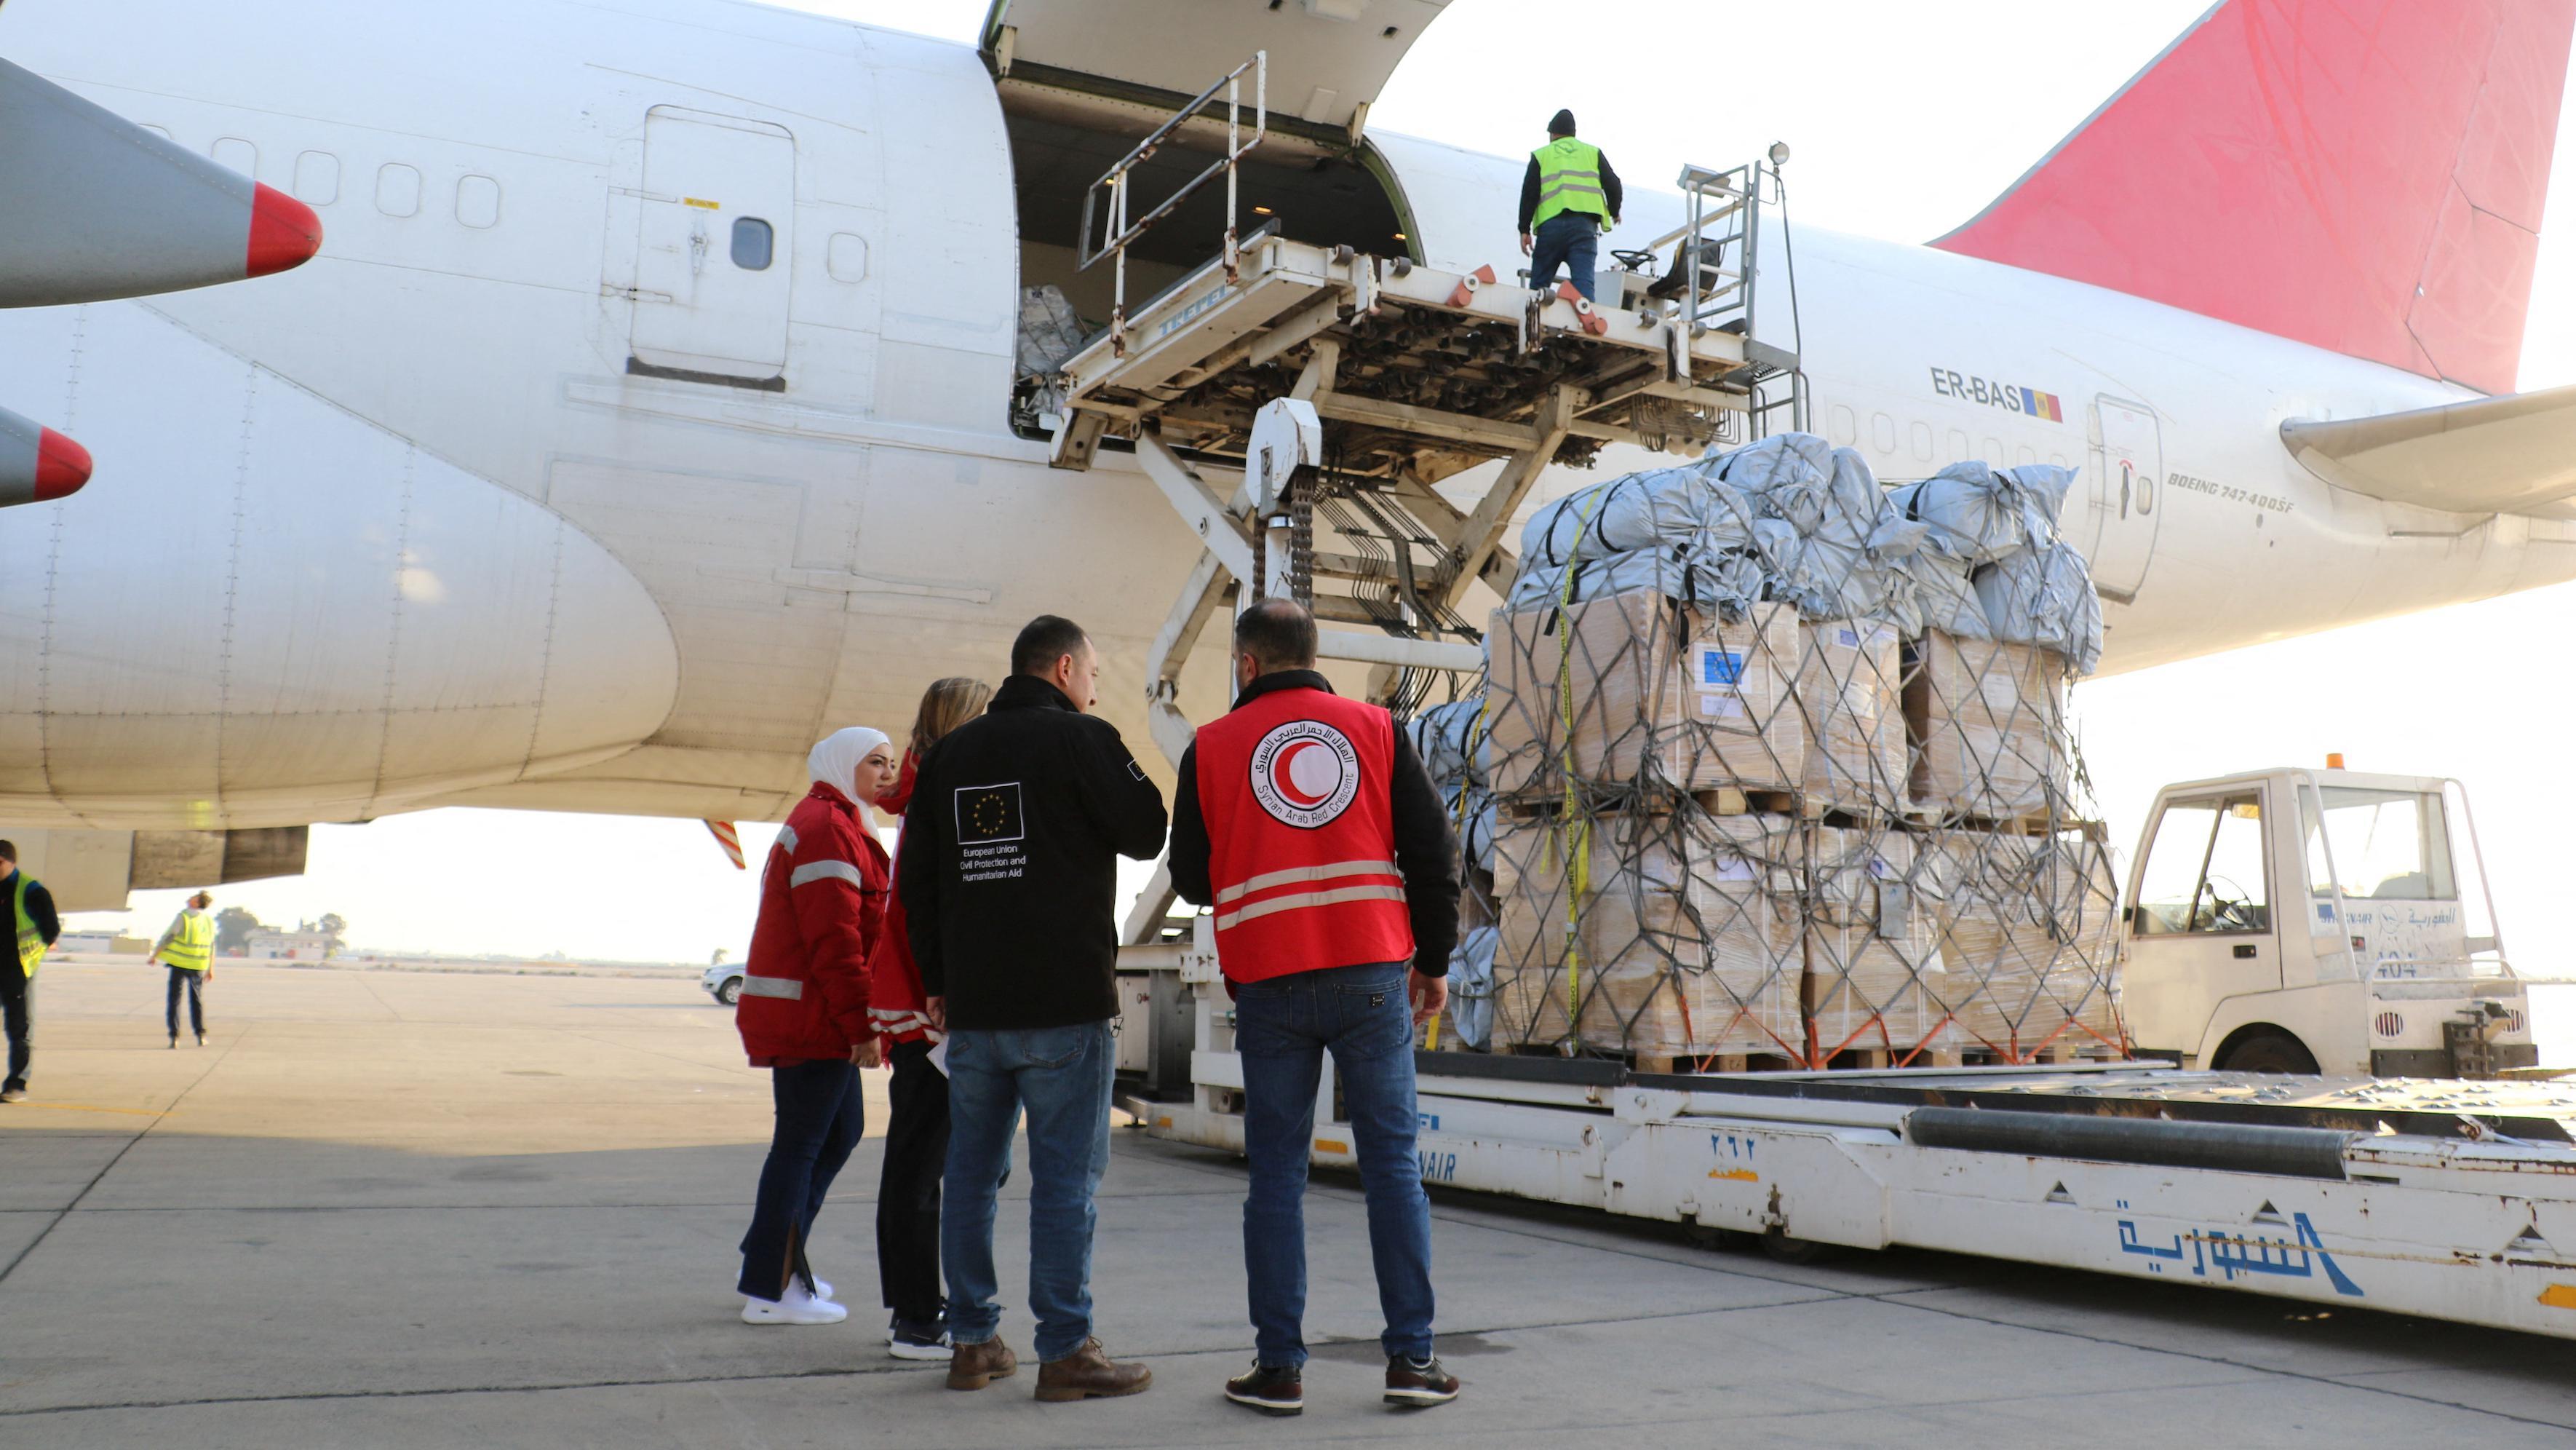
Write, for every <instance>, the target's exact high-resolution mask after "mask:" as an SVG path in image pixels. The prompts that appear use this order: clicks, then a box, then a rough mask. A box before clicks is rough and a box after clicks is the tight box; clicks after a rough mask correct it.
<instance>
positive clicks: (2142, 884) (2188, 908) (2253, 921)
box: [2132, 792, 2272, 936]
mask: <svg viewBox="0 0 2576 1450" xmlns="http://www.w3.org/2000/svg"><path fill="white" fill-rule="evenodd" d="M2132 921H2133V922H2134V923H2135V925H2134V927H2133V929H2134V930H2135V931H2136V932H2137V934H2138V935H2140V936H2157V935H2170V934H2174V933H2182V932H2239V931H2269V930H2270V929H2271V926H2272V908H2271V892H2270V888H2269V885H2268V880H2267V876H2266V873H2265V872H2264V870H2263V798H2262V797H2261V796H2260V795H2256V794H2253V793H2251V792H2248V793H2244V794H2238V795H2226V796H2211V797H2204V798H2199V799H2192V800H2178V801H2173V802H2171V803H2169V804H2167V805H2166V807H2165V810H2164V814H2163V815H2162V816H2160V817H2158V818H2157V821H2156V835H2155V840H2154V841H2153V843H2151V844H2150V845H2149V846H2148V848H2147V863H2146V867H2145V869H2144V870H2143V871H2141V872H2140V873H2139V877H2138V902H2137V911H2136V913H2135V915H2134V916H2133V917H2132Z"/></svg>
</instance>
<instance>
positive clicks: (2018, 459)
mask: <svg viewBox="0 0 2576 1450" xmlns="http://www.w3.org/2000/svg"><path fill="white" fill-rule="evenodd" d="M2038 461H2039V455H2038V454H2037V453H2034V452H2032V451H2031V447H2030V445H2029V444H2027V443H2025V444H2023V445H2022V446H2020V447H2019V448H2016V449H2014V450H2013V462H2015V463H2037V462H2038Z"/></svg>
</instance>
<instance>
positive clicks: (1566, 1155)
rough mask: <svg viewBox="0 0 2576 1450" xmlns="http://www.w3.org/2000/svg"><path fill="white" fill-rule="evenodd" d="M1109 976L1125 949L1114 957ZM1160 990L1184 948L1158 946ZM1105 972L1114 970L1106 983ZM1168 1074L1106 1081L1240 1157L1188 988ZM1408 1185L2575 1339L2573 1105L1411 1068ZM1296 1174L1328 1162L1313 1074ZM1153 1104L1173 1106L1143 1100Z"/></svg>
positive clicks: (2421, 1095)
mask: <svg viewBox="0 0 2576 1450" xmlns="http://www.w3.org/2000/svg"><path fill="white" fill-rule="evenodd" d="M1127 950H1128V953H1129V959H1128V962H1127V965H1128V966H1130V967H1131V968H1132V967H1133V966H1136V965H1142V964H1144V959H1143V956H1142V953H1144V952H1146V951H1148V950H1150V949H1145V948H1133V947H1131V948H1128V949H1127ZM1178 956H1179V967H1180V970H1181V972H1182V973H1183V974H1184V975H1196V974H1198V973H1199V972H1204V971H1207V970H1210V969H1211V968H1212V965H1213V958H1212V956H1206V955H1203V954H1201V953H1198V952H1195V951H1192V950H1188V949H1183V950H1181V951H1180V952H1179V953H1178ZM1130 980H1131V981H1135V980H1138V979H1137V978H1132V977H1131V978H1130ZM1195 1015H1196V1019H1197V1020H1196V1021H1195V1022H1193V1023H1190V1024H1189V1026H1190V1027H1191V1028H1192V1029H1194V1030H1193V1031H1192V1032H1191V1033H1190V1034H1189V1036H1188V1037H1187V1038H1183V1039H1182V1040H1181V1041H1180V1042H1177V1043H1176V1042H1174V1038H1176V1037H1180V1036H1181V1034H1180V1033H1179V1031H1178V1028H1179V1026H1180V1024H1178V1023H1172V1022H1168V1021H1162V1022H1157V1024H1156V1025H1157V1026H1162V1027H1164V1029H1165V1030H1164V1032H1163V1034H1162V1035H1161V1036H1160V1039H1159V1041H1158V1043H1157V1045H1158V1046H1161V1045H1165V1044H1169V1045H1172V1046H1186V1047H1188V1048H1189V1050H1188V1052H1187V1054H1186V1058H1185V1060H1186V1061H1187V1063H1188V1064H1189V1066H1188V1069H1187V1082H1186V1085H1185V1086H1184V1087H1183V1088H1182V1089H1181V1090H1180V1091H1178V1092H1173V1091H1166V1092H1163V1093H1160V1094H1157V1093H1155V1092H1153V1091H1151V1090H1150V1089H1149V1087H1148V1086H1147V1085H1146V1082H1145V1080H1140V1079H1130V1080H1126V1081H1123V1082H1122V1086H1121V1090H1120V1105H1121V1106H1122V1107H1124V1108H1125V1109H1127V1111H1129V1112H1131V1113H1133V1114H1135V1115H1136V1116H1137V1117H1138V1118H1139V1119H1140V1120H1141V1121H1142V1122H1143V1123H1144V1124H1145V1126H1146V1128H1147V1130H1148V1131H1149V1132H1151V1133H1153V1134H1154V1135H1155V1136H1157V1137H1164V1138H1170V1139H1175V1140H1178V1141H1182V1142H1188V1143H1195V1144H1200V1145H1203V1146H1208V1147H1215V1148H1222V1149H1230V1150H1233V1151H1236V1152H1240V1151H1241V1150H1242V1147H1243V1120H1242V1118H1241V1116H1240V1109H1241V1102H1242V1097H1241V1094H1242V1081H1243V1079H1242V1071H1241V1067H1240V1065H1239V1063H1238V1061H1237V1060H1236V1058H1235V1056H1234V1054H1233V1052H1232V1051H1231V1050H1230V1048H1231V1040H1232V1029H1231V1027H1230V1025H1228V1019H1229V1018H1230V1015H1231V1014H1230V1013H1229V1012H1228V1011H1227V1009H1226V1007H1225V1005H1224V1002H1223V999H1222V997H1221V996H1219V997H1216V998H1215V999H1213V1000H1211V999H1210V998H1208V997H1205V996H1202V997H1201V998H1200V1001H1199V1005H1198V1008H1197V1012H1196V1014H1195ZM1415 1063H1416V1071H1417V1081H1418V1084H1419V1108H1420V1121H1421V1129H1420V1135H1419V1138H1418V1140H1417V1143H1416V1153H1417V1159H1418V1162H1419V1164H1420V1167H1421V1171H1422V1176H1423V1179H1424V1181H1426V1182H1431V1183H1440V1184H1446V1185H1451V1186H1455V1187H1458V1188H1466V1189H1474V1190H1480V1191H1483V1192H1489V1193H1496V1194H1503V1195H1509V1196H1512V1197H1518V1198H1528V1199H1536V1200H1540V1201H1543V1202H1548V1203H1556V1204H1564V1205H1570V1206H1579V1207H1586V1208H1597V1209H1601V1210H1603V1211H1605V1212H1608V1213H1612V1214H1617V1215H1621V1216H1625V1217H1632V1218H1645V1219H1658V1220H1663V1221H1666V1222H1671V1223H1676V1224H1679V1225H1681V1226H1682V1227H1683V1228H1684V1229H1685V1230H1687V1231H1688V1232H1689V1234H1690V1235H1691V1236H1692V1237H1694V1238H1697V1239H1700V1240H1702V1241H1703V1242H1710V1243H1714V1242H1716V1241H1718V1240H1721V1239H1727V1238H1736V1237H1739V1236H1740V1237H1742V1238H1743V1239H1745V1240H1747V1241H1750V1242H1752V1243H1755V1244H1758V1245H1759V1246H1761V1247H1763V1248H1764V1249H1766V1250H1768V1251H1770V1252H1772V1253H1774V1254H1775V1255H1776V1256H1778V1257H1782V1258H1788V1259H1803V1258H1805V1257H1809V1256H1811V1255H1813V1254H1814V1253H1816V1252H1817V1251H1818V1249H1819V1246H1825V1245H1835V1246H1847V1247H1852V1248H1862V1249H1879V1248H1887V1247H1892V1246H1900V1245H1902V1246H1907V1247H1913V1248H1921V1249H1934V1250H1942V1251H1947V1252H1953V1253H1963V1254H1973V1255H1979V1256H1983V1257H1988V1258H1995V1259H2004V1260H2013V1261H2018V1262H2022V1263H2030V1264H2044V1265H2050V1266H2055V1267H2059V1268H2070V1269H2084V1270H2091V1271H2096V1272H2101V1273H2108V1274H2126V1275H2133V1276H2140V1277H2148V1278H2157V1279H2163V1280H2167V1281H2170V1282H2173V1283H2178V1284H2185V1285H2193V1286H2206V1287H2211V1288H2226V1289H2236V1290H2241V1291H2246V1292H2251V1293H2260V1294H2270V1295H2276V1296H2280V1297H2285V1298H2293V1299H2300V1300H2304V1301H2308V1302H2310V1303H2313V1304H2317V1305H2323V1306H2333V1307H2343V1308H2369V1309H2379V1310H2387V1311H2393V1312H2398V1313H2407V1314H2420V1315H2425V1316H2429V1317H2432V1318H2437V1319H2446V1320H2453V1321H2457V1322H2460V1323H2465V1324H2477V1325H2483V1326H2488V1327H2491V1328H2509V1329H2516V1330H2521V1331H2526V1332H2530V1333H2535V1334H2548V1335H2556V1336H2560V1337H2565V1338H2576V1134H2572V1133H2571V1130H2576V1091H2571V1090H2570V1089H2568V1088H2564V1087H2560V1086H2557V1085H2554V1084H2545V1083H2511V1082H2482V1083H2470V1082H2451V1081H2438V1082H2436V1081H2405V1080H2392V1079H2366V1078H2365V1079H2321V1078H2298V1077H2283V1076H2272V1075H2268V1074H2253V1073H2211V1072H2184V1071H2180V1070H2177V1069H2172V1068H2164V1067H2159V1066H2155V1065H2153V1064H2146V1065H2141V1064H2135V1063H2104V1064H2098V1065H2097V1064H2075V1065H2059V1066H2042V1067H1997V1068H1966V1069H1961V1068H1948V1069H1940V1068H1932V1069H1903V1070H1886V1071H1868V1070H1862V1071H1835V1072H1788V1073H1741V1074H1722V1073H1707V1074H1693V1073H1638V1072H1632V1071H1630V1070H1629V1069H1628V1068H1626V1067H1624V1066H1622V1065H1621V1064H1619V1063H1616V1062H1611V1061H1606V1060H1597V1061H1596V1060H1586V1059H1559V1058H1548V1057H1520V1056H1507V1055H1486V1054H1480V1053H1460V1052H1420V1053H1417V1054H1416V1057H1415ZM1324 1072H1325V1076H1324V1080H1323V1083H1322V1085H1321V1088H1320V1091H1319V1092H1318V1093H1317V1097H1316V1114H1315V1129H1314V1144H1313V1161H1314V1162H1316V1163H1317V1164H1319V1165H1326V1166H1332V1167H1339V1168H1352V1167H1355V1166H1356V1163H1357V1159H1356V1157H1355V1156H1354V1154H1353V1152H1352V1148H1353V1139H1352V1133H1351V1127H1350V1125H1349V1124H1348V1123H1347V1122H1344V1121H1338V1120H1337V1119H1336V1114H1335V1108H1334V1104H1335V1089H1334V1084H1333V1078H1332V1072H1333V1067H1332V1064H1331V1063H1330V1062H1329V1061H1328V1062H1327V1063H1326V1064H1325V1069H1324ZM1171 1099H1181V1100H1171Z"/></svg>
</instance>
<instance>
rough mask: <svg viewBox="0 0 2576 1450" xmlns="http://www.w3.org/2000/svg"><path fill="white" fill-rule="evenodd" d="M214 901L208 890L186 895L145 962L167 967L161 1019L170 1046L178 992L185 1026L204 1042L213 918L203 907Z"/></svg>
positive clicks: (175, 1037) (174, 1046)
mask: <svg viewBox="0 0 2576 1450" xmlns="http://www.w3.org/2000/svg"><path fill="white" fill-rule="evenodd" d="M214 904H215V898H214V896H213V895H212V894H211V893H208V892H204V891H200V892H198V893H197V894H196V895H194V896H191V897H189V898H188V904H187V905H186V906H184V907H181V908H180V909H179V914H178V915H177V916H174V917H172V918H170V925H169V927H168V929H167V930H165V931H163V932H162V933H161V940H160V941H158V942H155V943H154V944H153V947H152V955H151V956H150V957H149V958H146V960H147V961H155V962H159V963H161V964H162V965H164V966H166V967H168V968H169V969H170V996H169V1000H168V1002H167V1003H166V1004H165V1005H164V1009H163V1012H162V1014H161V1015H162V1018H163V1020H164V1021H165V1022H166V1023H167V1024H168V1026H169V1028H170V1048H171V1050H172V1051H174V1052H175V1051H177V1050H178V1047H179V994H180V993H182V992H185V993H186V994H187V996H188V1026H189V1027H190V1028H191V1029H192V1030H193V1031H195V1033H196V1034H197V1045H198V1046H199V1047H203V1046H205V1045H206V984H207V983H208V982H211V981H213V980H214V979H215V919H214V918H213V917H211V916H208V915H206V908H207V907H209V906H212V905H214Z"/></svg>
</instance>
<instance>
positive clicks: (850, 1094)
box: [735, 1058, 866, 1301]
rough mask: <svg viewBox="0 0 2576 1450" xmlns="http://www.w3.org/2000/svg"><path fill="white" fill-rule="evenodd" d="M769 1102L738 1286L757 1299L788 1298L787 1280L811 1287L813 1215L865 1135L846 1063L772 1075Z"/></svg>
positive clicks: (855, 1073)
mask: <svg viewBox="0 0 2576 1450" xmlns="http://www.w3.org/2000/svg"><path fill="white" fill-rule="evenodd" d="M769 1094H770V1099H771V1101H772V1102H774V1103H775V1104H776V1105H777V1109H778V1119H777V1126H776V1127H775V1128H773V1129H772V1130H771V1133H770V1139H769V1159H768V1161H767V1162H765V1163H763V1164H761V1165H760V1196H759V1198H758V1199H757V1200H755V1201H754V1203H753V1205H752V1210H751V1228H750V1230H749V1231H748V1232H746V1233H744V1234H743V1236H742V1278H741V1279H740V1280H739V1281H737V1282H736V1284H735V1287H736V1288H738V1289H740V1290H741V1291H742V1292H743V1293H745V1294H747V1295H749V1296H751V1297H752V1298H754V1299H768V1300H772V1301H775V1300H779V1299H783V1298H785V1297H786V1296H787V1281H788V1279H789V1277H790V1276H791V1275H792V1276H794V1277H797V1278H801V1279H803V1280H804V1281H805V1288H806V1290H807V1291H808V1292H811V1291H812V1290H813V1288H814V1270H813V1269H812V1268H811V1267H810V1266H808V1265H807V1264H806V1262H805V1240H806V1239H807V1238H808V1237H810V1236H811V1235H812V1234H813V1232H814V1216H815V1215H816V1214H819V1213H821V1212H822V1211H823V1199H824V1197H825V1196H826V1195H828V1194H829V1193H831V1191H832V1180H833V1179H834V1178H837V1177H839V1176H840V1173H841V1165H843V1164H845V1163H847V1162H849V1161H850V1151H851V1150H852V1149H854V1148H856V1147H858V1146H859V1135H860V1134H861V1132H863V1131H864V1129H865V1126H866V1124H865V1119H864V1117H863V1114H864V1113H865V1111H866V1108H865V1105H864V1104H863V1103H862V1102H861V1100H860V1098H859V1070H858V1068H857V1067H856V1066H854V1065H853V1064H852V1063H851V1062H850V1060H849V1059H848V1058H821V1059H817V1060H815V1061H811V1062H798V1063H790V1064H788V1065H786V1066H784V1067H773V1068H771V1069H770V1070H769Z"/></svg>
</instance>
